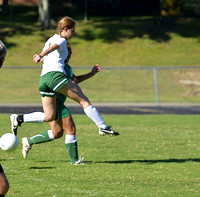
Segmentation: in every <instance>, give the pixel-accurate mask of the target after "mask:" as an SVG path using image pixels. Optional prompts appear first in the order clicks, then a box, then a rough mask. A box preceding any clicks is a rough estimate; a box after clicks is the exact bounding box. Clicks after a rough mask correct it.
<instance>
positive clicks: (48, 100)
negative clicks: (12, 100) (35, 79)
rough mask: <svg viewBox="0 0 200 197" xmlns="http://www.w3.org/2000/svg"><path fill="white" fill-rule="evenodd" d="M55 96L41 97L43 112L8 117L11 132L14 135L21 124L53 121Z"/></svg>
mask: <svg viewBox="0 0 200 197" xmlns="http://www.w3.org/2000/svg"><path fill="white" fill-rule="evenodd" d="M55 103H56V96H53V97H42V105H43V109H44V113H43V112H33V113H29V114H23V115H17V114H12V115H11V116H10V121H11V130H12V132H13V133H14V134H15V135H16V134H17V128H18V127H19V126H21V124H22V123H23V122H26V123H28V122H44V121H45V122H49V121H52V120H54V119H55V111H56V104H55Z"/></svg>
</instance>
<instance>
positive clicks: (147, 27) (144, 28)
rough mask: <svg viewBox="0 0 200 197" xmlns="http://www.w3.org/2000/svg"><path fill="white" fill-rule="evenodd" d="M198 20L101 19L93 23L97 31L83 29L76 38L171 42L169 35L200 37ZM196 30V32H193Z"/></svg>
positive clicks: (108, 40)
mask: <svg viewBox="0 0 200 197" xmlns="http://www.w3.org/2000/svg"><path fill="white" fill-rule="evenodd" d="M198 21H199V19H198V18H193V19H187V18H171V19H170V18H168V19H165V22H164V23H162V24H160V23H155V18H154V17H149V18H147V19H145V18H142V17H141V18H139V17H138V18H129V19H121V18H117V19H116V18H115V19H112V20H110V21H105V22H104V20H103V19H102V21H100V22H95V21H94V22H93V21H91V22H90V23H92V24H93V28H94V30H95V29H99V31H91V30H90V29H85V30H83V32H81V34H80V35H79V32H78V34H77V35H78V37H79V38H81V39H83V40H87V41H91V40H95V39H102V40H103V41H104V42H107V43H112V42H120V41H121V40H122V39H123V38H128V39H134V38H140V39H143V38H150V39H151V40H153V41H155V42H168V41H170V40H171V36H170V33H175V34H178V35H180V36H182V37H186V38H187V37H193V38H197V37H199V36H200V33H199V32H200V23H199V22H198ZM195 29H198V31H195Z"/></svg>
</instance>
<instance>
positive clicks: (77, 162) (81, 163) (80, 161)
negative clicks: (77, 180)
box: [72, 156, 86, 165]
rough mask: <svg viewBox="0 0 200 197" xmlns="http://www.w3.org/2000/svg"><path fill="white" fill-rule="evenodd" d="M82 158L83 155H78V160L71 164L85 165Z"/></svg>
mask: <svg viewBox="0 0 200 197" xmlns="http://www.w3.org/2000/svg"><path fill="white" fill-rule="evenodd" d="M83 159H84V157H81V156H80V159H79V160H78V161H76V162H75V163H74V164H72V165H86V164H85V163H83Z"/></svg>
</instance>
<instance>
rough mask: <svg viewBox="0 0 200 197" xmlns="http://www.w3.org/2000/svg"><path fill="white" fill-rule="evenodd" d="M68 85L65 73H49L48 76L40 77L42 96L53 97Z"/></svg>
mask: <svg viewBox="0 0 200 197" xmlns="http://www.w3.org/2000/svg"><path fill="white" fill-rule="evenodd" d="M67 83H68V79H67V77H66V75H65V74H64V73H62V72H58V71H52V72H48V73H47V74H45V75H43V76H40V82H39V91H40V95H41V96H50V97H52V96H54V95H55V94H56V92H57V91H58V90H59V89H60V88H62V87H63V86H64V85H65V84H67Z"/></svg>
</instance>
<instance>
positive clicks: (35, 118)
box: [23, 112, 44, 122]
mask: <svg viewBox="0 0 200 197" xmlns="http://www.w3.org/2000/svg"><path fill="white" fill-rule="evenodd" d="M23 118H24V122H44V113H43V112H33V113H30V114H24V115H23Z"/></svg>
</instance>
